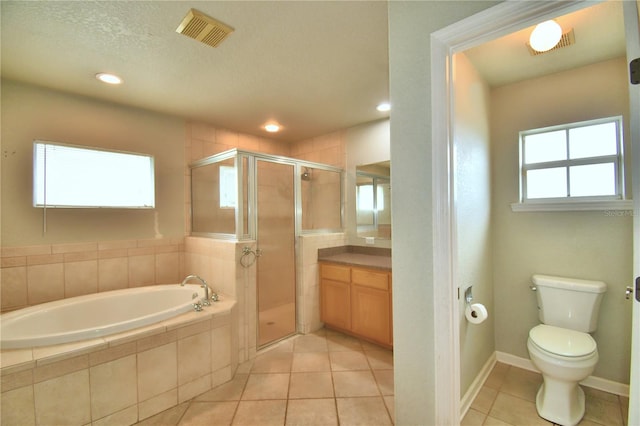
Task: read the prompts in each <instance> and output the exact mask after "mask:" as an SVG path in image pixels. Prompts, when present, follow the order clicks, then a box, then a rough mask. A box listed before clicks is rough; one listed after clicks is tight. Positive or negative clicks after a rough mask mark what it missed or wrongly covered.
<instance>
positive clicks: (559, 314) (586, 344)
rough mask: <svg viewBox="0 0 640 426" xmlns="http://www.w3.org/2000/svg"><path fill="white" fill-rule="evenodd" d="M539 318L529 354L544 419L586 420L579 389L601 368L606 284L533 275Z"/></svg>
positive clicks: (569, 425)
mask: <svg viewBox="0 0 640 426" xmlns="http://www.w3.org/2000/svg"><path fill="white" fill-rule="evenodd" d="M532 281H533V287H531V288H532V290H535V291H536V295H537V300H538V316H539V318H540V321H541V322H542V324H540V325H537V326H535V327H533V328H532V329H531V330H530V331H529V339H528V340H527V348H528V349H529V356H530V357H531V361H532V362H533V364H534V365H535V366H536V367H537V368H538V369H539V370H540V372H541V373H542V378H543V383H542V385H540V389H538V394H537V396H536V409H537V410H538V414H539V415H540V417H542V418H544V419H546V420H549V421H550V422H553V423H557V424H560V425H563V426H573V425H576V424H578V422H580V420H581V419H582V417H583V416H584V408H585V398H584V391H583V390H582V388H580V386H579V385H578V383H579V382H580V381H582V380H584V379H586V378H587V377H589V376H590V375H591V373H592V372H593V369H594V368H595V366H596V364H597V362H598V348H597V345H596V341H595V340H593V337H591V335H590V334H589V333H592V332H593V331H595V330H596V328H597V323H598V313H599V311H600V302H601V301H602V297H603V296H604V292H605V291H606V290H607V285H606V284H605V283H603V282H601V281H587V280H579V279H573V278H564V277H553V276H548V275H534V276H533V277H532Z"/></svg>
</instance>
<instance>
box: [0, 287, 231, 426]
mask: <svg viewBox="0 0 640 426" xmlns="http://www.w3.org/2000/svg"><path fill="white" fill-rule="evenodd" d="M235 305H236V303H235V301H234V300H232V299H230V298H229V299H226V298H223V300H222V301H220V302H217V303H215V304H214V305H213V306H211V307H207V308H205V310H203V311H202V312H188V313H185V314H182V315H180V316H177V317H174V318H171V319H169V320H166V321H163V322H160V323H157V324H153V325H149V326H146V327H142V328H139V329H135V330H131V331H127V332H122V333H118V334H114V335H111V336H106V337H104V338H99V339H92V340H85V341H82V342H75V343H68V344H62V345H56V346H48V347H41V348H33V349H17V350H11V351H2V353H1V361H2V394H1V395H0V399H1V403H2V417H1V423H2V425H21V426H22V425H33V424H44V425H61V424H64V425H73V424H78V425H84V424H89V423H92V424H95V425H102V424H133V423H135V422H137V421H139V420H142V419H145V418H147V417H150V416H152V415H154V414H156V413H159V412H161V411H163V410H166V409H168V408H170V407H172V406H175V405H177V404H179V403H181V402H183V401H186V400H189V399H191V398H193V397H194V396H196V395H198V394H201V393H203V392H206V391H208V390H209V389H211V388H212V387H215V386H217V385H219V384H221V383H224V382H227V381H229V380H231V378H232V377H233V374H234V372H235V370H236V368H237V366H238V359H237V354H238V351H237V345H238V341H237V335H238V333H237V330H236V326H235V324H237V320H236V318H235V317H236V315H237V309H236V308H235Z"/></svg>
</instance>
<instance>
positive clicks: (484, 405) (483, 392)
mask: <svg viewBox="0 0 640 426" xmlns="http://www.w3.org/2000/svg"><path fill="white" fill-rule="evenodd" d="M496 396H498V391H497V390H495V389H492V388H488V387H486V386H483V387H482V388H481V389H480V392H478V395H477V396H476V398H475V399H474V400H473V402H472V403H471V408H473V409H474V410H477V411H480V412H481V413H484V414H488V413H489V411H491V407H492V406H493V401H495V400H496Z"/></svg>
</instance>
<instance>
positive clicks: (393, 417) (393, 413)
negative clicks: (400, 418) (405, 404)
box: [382, 395, 396, 423]
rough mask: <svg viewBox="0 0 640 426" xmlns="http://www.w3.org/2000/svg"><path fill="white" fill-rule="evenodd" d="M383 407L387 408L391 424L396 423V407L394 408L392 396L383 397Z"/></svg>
mask: <svg viewBox="0 0 640 426" xmlns="http://www.w3.org/2000/svg"><path fill="white" fill-rule="evenodd" d="M382 399H384V405H386V407H387V411H388V412H389V416H391V421H392V422H393V423H395V422H396V406H395V398H394V397H393V395H389V396H383V397H382Z"/></svg>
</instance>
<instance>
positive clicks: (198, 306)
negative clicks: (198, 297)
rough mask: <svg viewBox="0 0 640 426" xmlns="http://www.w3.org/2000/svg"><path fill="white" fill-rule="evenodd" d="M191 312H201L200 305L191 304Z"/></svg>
mask: <svg viewBox="0 0 640 426" xmlns="http://www.w3.org/2000/svg"><path fill="white" fill-rule="evenodd" d="M193 310H194V311H196V312H200V311H202V303H200V302H197V303H194V304H193Z"/></svg>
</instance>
